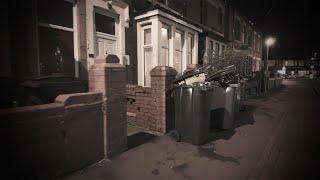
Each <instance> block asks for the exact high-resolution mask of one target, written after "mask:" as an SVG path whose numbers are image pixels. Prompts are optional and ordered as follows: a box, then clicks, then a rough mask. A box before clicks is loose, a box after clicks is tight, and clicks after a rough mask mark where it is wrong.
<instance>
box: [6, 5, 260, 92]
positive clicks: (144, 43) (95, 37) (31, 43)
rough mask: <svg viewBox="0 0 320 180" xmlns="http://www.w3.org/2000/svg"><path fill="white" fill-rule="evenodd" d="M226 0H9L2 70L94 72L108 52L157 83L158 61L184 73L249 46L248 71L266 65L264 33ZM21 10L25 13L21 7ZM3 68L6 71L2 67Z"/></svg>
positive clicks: (16, 74)
mask: <svg viewBox="0 0 320 180" xmlns="http://www.w3.org/2000/svg"><path fill="white" fill-rule="evenodd" d="M225 2H226V1H222V0H199V1H193V0H192V1H190V0H139V1H137V0H54V1H52V0H29V1H22V2H20V1H19V2H18V1H5V3H4V6H7V7H8V8H7V11H3V12H1V13H3V14H4V17H9V18H7V19H8V22H6V21H5V22H4V23H5V25H6V26H5V27H7V28H4V29H3V30H4V33H3V34H2V36H3V37H5V38H4V39H3V40H4V42H3V43H4V44H8V46H7V47H6V50H5V52H4V53H2V57H3V58H2V59H3V63H2V67H1V76H9V77H13V78H16V79H24V78H27V77H39V76H48V75H52V74H63V75H66V76H72V77H77V78H80V79H82V80H87V79H88V76H87V70H88V67H90V66H91V65H93V64H94V62H95V59H100V58H104V57H105V54H106V53H108V54H115V55H117V56H118V57H119V58H120V63H121V64H123V65H126V66H127V70H128V71H127V79H128V83H131V84H138V85H141V86H150V75H149V72H150V70H151V69H152V68H154V67H155V66H158V65H162V66H171V67H174V68H175V69H176V70H177V72H178V74H181V73H183V71H185V70H186V69H187V67H188V65H189V64H206V63H208V61H209V60H210V56H213V55H214V54H215V53H219V54H221V53H223V51H224V50H225V49H226V48H227V47H231V48H233V49H235V50H242V49H246V50H249V52H250V54H249V56H248V59H249V61H248V62H249V63H248V64H247V66H248V68H247V69H248V71H250V72H254V71H260V70H261V64H262V63H261V58H262V36H263V35H262V33H261V32H260V31H259V30H258V29H257V28H256V27H255V26H254V24H253V23H252V22H250V21H249V20H248V19H247V18H245V17H244V16H243V15H242V14H241V13H240V12H239V11H238V10H236V9H235V8H234V7H232V6H231V5H229V4H225ZM16 12H19V13H16ZM2 70H3V71H2Z"/></svg>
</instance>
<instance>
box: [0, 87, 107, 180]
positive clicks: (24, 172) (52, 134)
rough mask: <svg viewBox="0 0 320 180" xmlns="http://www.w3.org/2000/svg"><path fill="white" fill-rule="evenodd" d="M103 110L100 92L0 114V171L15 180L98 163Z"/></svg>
mask: <svg viewBox="0 0 320 180" xmlns="http://www.w3.org/2000/svg"><path fill="white" fill-rule="evenodd" d="M101 106H102V94H101V93H78V94H65V95H59V96H58V97H57V98H56V99H55V102H54V103H51V104H43V105H35V106H25V107H18V108H11V109H6V110H0V120H1V121H0V123H1V125H0V134H1V137H0V139H1V142H2V143H3V146H1V150H0V152H1V154H2V155H4V156H3V157H4V159H2V163H3V164H5V168H6V169H5V170H4V172H5V173H8V174H9V176H10V177H13V176H14V177H15V178H17V179H29V178H30V177H33V178H32V179H52V178H53V177H55V176H57V175H61V174H64V173H67V172H71V171H75V170H78V169H80V168H82V167H84V166H86V165H88V164H92V163H95V162H97V161H99V160H101V159H102V158H103V157H104V154H103V128H102V124H103V114H102V109H101ZM20 176H21V177H20ZM4 177H6V174H5V175H4ZM15 178H12V179H15Z"/></svg>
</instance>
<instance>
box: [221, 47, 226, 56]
mask: <svg viewBox="0 0 320 180" xmlns="http://www.w3.org/2000/svg"><path fill="white" fill-rule="evenodd" d="M225 50H226V46H225V45H221V53H220V55H223V54H224V52H225Z"/></svg>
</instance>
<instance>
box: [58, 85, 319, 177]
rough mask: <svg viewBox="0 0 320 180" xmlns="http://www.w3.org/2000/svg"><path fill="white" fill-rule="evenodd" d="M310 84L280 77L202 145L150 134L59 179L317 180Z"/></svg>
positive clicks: (315, 99) (315, 100)
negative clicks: (226, 127)
mask: <svg viewBox="0 0 320 180" xmlns="http://www.w3.org/2000/svg"><path fill="white" fill-rule="evenodd" d="M316 86H318V87H320V86H319V83H318V84H316V83H315V82H314V81H311V80H286V81H284V87H283V88H282V89H280V90H277V91H275V92H271V93H270V94H269V95H268V96H267V97H262V98H256V99H251V100H249V101H247V102H246V105H247V110H246V111H245V112H241V113H240V115H239V118H238V120H237V125H236V128H235V130H232V131H221V132H215V133H213V136H212V137H213V138H212V140H211V142H209V143H207V144H205V145H203V146H193V145H190V144H186V143H176V142H174V141H172V140H171V139H170V138H169V137H168V136H166V135H165V136H161V137H156V138H153V139H151V140H150V141H149V142H147V143H145V144H143V145H140V146H137V147H135V148H132V149H130V150H128V151H127V152H125V153H123V154H121V155H119V156H118V157H115V158H114V159H112V160H105V161H102V162H100V163H98V164H95V165H93V166H90V167H88V168H85V169H83V170H81V171H78V172H75V173H73V174H70V175H67V176H65V177H63V178H62V179H70V180H72V179H77V180H82V179H96V180H100V179H101V180H102V179H112V180H117V179H119V180H120V179H121V180H122V179H175V180H180V179H181V180H182V179H188V180H198V179H199V180H207V179H208V180H209V179H210V180H211V179H217V180H223V179H237V180H239V179H240V180H241V179H250V180H251V179H317V177H318V176H319V175H318V172H317V169H318V168H317V165H318V160H319V159H320V158H319V150H318V147H320V146H318V145H319V144H320V141H319V140H320V138H319V137H320V116H319V115H318V114H319V113H320V97H319V94H320V93H319V92H320V91H317V89H316V88H315V87H316ZM311 177H314V178H311Z"/></svg>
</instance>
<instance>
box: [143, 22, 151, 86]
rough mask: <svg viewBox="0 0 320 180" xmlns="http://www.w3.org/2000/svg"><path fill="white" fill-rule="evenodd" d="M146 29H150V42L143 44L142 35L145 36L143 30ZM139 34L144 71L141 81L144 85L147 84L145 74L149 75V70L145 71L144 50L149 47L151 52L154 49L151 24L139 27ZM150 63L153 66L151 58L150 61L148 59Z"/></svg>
mask: <svg viewBox="0 0 320 180" xmlns="http://www.w3.org/2000/svg"><path fill="white" fill-rule="evenodd" d="M147 29H150V31H151V32H150V33H151V34H150V36H151V41H150V44H145V43H144V41H145V39H144V36H145V31H146V30H147ZM141 36H142V38H141V40H142V54H143V62H142V63H143V72H144V74H143V83H144V85H146V86H147V82H146V76H148V75H150V72H146V63H145V62H146V58H145V50H146V49H151V50H152V54H153V53H154V50H153V44H152V39H153V38H152V27H151V25H146V26H144V27H143V28H142V29H141ZM149 62H150V63H151V67H152V66H153V64H154V63H153V60H151V61H149Z"/></svg>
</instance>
